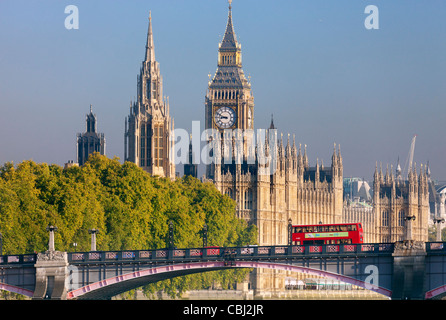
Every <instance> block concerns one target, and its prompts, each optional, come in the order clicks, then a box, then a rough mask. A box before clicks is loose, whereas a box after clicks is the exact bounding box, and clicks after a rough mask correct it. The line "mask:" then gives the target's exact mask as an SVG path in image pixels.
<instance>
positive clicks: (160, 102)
mask: <svg viewBox="0 0 446 320" xmlns="http://www.w3.org/2000/svg"><path fill="white" fill-rule="evenodd" d="M137 87H138V89H137V93H138V99H137V101H135V102H131V103H130V114H129V116H128V117H127V118H126V120H125V135H124V159H125V161H131V162H134V163H135V164H136V165H138V166H139V167H141V168H143V169H144V170H146V171H147V172H149V173H150V174H152V175H154V176H155V175H156V176H160V177H169V178H171V179H174V178H175V161H174V153H173V152H172V151H173V150H174V148H173V141H170V139H169V138H170V134H171V132H172V131H173V130H174V121H173V119H171V117H170V113H169V100H168V98H167V99H166V98H163V79H162V76H161V73H160V66H159V63H158V62H157V61H156V60H155V46H154V42H153V33H152V17H151V16H150V17H149V30H148V32H147V45H146V56H145V59H144V61H143V62H142V66H141V69H140V74H139V76H138V85H137Z"/></svg>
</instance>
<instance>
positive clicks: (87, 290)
mask: <svg viewBox="0 0 446 320" xmlns="http://www.w3.org/2000/svg"><path fill="white" fill-rule="evenodd" d="M230 268H264V269H273V270H284V271H292V272H300V273H306V274H311V275H318V276H323V277H326V278H330V279H334V280H339V281H342V282H346V283H350V284H353V285H356V286H359V287H362V288H365V289H368V290H371V291H374V292H377V293H379V294H382V295H384V296H387V297H390V296H391V294H392V292H391V291H390V290H388V289H385V288H382V287H378V286H375V285H373V284H368V283H365V282H364V281H360V280H357V279H354V278H352V277H347V276H343V275H340V274H336V273H332V272H327V271H322V270H318V269H312V268H306V267H300V266H295V265H292V264H285V263H276V262H253V261H233V262H232V265H231V266H228V265H227V264H226V263H225V262H223V261H207V262H193V263H180V264H174V265H163V266H157V267H153V268H147V269H143V270H139V271H135V272H130V273H126V274H123V275H119V276H116V277H112V278H108V279H105V280H101V281H98V282H94V283H91V284H89V285H86V286H84V287H81V288H78V289H75V290H72V291H69V292H68V294H67V299H82V300H83V299H109V298H111V297H113V296H115V295H118V294H120V293H123V292H126V291H128V290H131V289H135V288H138V287H141V286H143V285H145V284H148V283H154V282H157V281H161V280H165V279H169V278H174V277H177V276H183V275H188V274H193V273H200V272H208V271H215V270H223V269H230Z"/></svg>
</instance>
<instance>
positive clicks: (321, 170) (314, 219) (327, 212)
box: [77, 1, 446, 292]
mask: <svg viewBox="0 0 446 320" xmlns="http://www.w3.org/2000/svg"><path fill="white" fill-rule="evenodd" d="M229 3H230V4H229V12H228V21H227V25H226V30H225V34H224V36H223V39H222V41H221V43H220V44H219V49H218V61H217V70H216V72H215V75H214V77H213V78H212V79H210V82H209V87H208V90H207V93H206V96H205V97H204V99H205V110H204V116H205V128H206V129H215V130H217V132H220V134H221V135H223V132H224V131H225V129H233V130H234V129H239V130H241V132H243V131H245V130H252V129H254V97H253V94H252V90H251V84H250V82H249V81H248V80H247V79H246V77H245V74H244V72H243V69H242V52H241V45H240V43H239V42H238V41H237V37H236V34H235V32H234V27H233V22H232V8H231V1H229ZM137 97H138V98H137V100H136V101H134V102H132V103H131V105H130V112H129V115H128V117H126V119H125V133H124V137H125V143H124V145H125V152H124V160H125V161H131V162H134V163H135V164H137V165H138V166H140V167H141V168H143V169H144V170H145V171H147V172H148V173H150V174H152V175H157V176H161V177H168V178H171V179H175V177H176V172H175V161H174V152H173V151H172V150H174V148H173V143H174V142H173V141H171V140H172V139H169V137H170V134H171V132H172V131H173V130H174V121H173V119H172V118H171V117H170V110H169V109H170V106H169V101H168V99H165V98H163V79H162V76H161V72H160V65H159V63H158V62H157V61H156V59H155V47H154V40H153V32H152V18H151V16H150V17H149V27H148V33H147V42H146V52H145V59H144V61H143V62H142V65H141V68H140V73H139V76H138V80H137ZM86 122H87V131H86V132H85V133H83V134H78V138H77V139H78V140H77V163H78V164H79V165H82V164H83V163H84V162H85V161H86V159H87V157H88V155H89V154H91V153H92V152H99V153H101V154H105V138H104V135H103V134H100V133H97V125H96V123H97V120H96V115H94V114H93V112H92V110H91V108H90V113H89V114H87V118H86ZM271 129H276V128H275V126H274V123H273V121H271V126H270V128H268V129H267V131H268V130H270V131H271ZM274 131H277V130H274ZM272 137H273V139H274V137H275V139H277V140H276V141H271V135H269V139H268V138H267V139H265V140H264V141H258V143H257V145H256V151H262V152H264V153H265V154H267V155H268V154H273V156H274V157H275V159H276V161H275V162H274V166H275V167H274V170H271V171H268V170H262V169H264V168H263V167H264V164H263V163H262V162H261V161H259V159H257V154H256V158H255V161H247V158H248V155H247V153H248V150H249V149H250V145H249V144H250V140H249V139H243V142H242V146H241V150H242V154H241V157H240V159H238V160H240V161H236V159H234V158H233V159H232V161H229V162H228V161H224V162H223V161H222V155H221V154H220V153H219V152H216V154H214V156H215V157H214V161H213V162H212V163H211V164H208V165H207V166H206V175H205V177H203V179H202V180H203V181H211V182H213V183H214V185H215V187H216V188H217V189H218V190H219V191H220V192H221V193H223V194H226V195H228V196H229V197H231V198H232V199H234V200H235V201H236V204H237V205H236V214H237V216H238V217H240V218H242V219H245V220H246V221H247V222H248V223H250V224H254V225H256V226H257V228H258V239H257V241H258V244H259V245H277V244H287V243H288V232H287V229H288V223H289V221H291V222H292V224H318V223H322V222H323V223H346V222H361V223H362V224H363V228H364V242H365V243H373V242H382V243H386V242H396V241H401V240H407V239H409V238H410V239H409V240H415V241H427V240H428V226H429V224H432V223H433V221H435V220H436V219H437V218H440V217H444V216H445V200H446V193H445V191H446V190H444V191H443V190H441V189H440V190H436V189H435V187H434V184H433V182H432V180H431V178H430V171H429V167H428V166H421V168H420V169H419V172H417V169H416V166H414V167H412V168H409V173H408V175H407V177H406V176H404V177H403V176H402V173H401V168H400V166H399V163H398V166H397V167H396V170H395V172H393V168H392V169H391V170H389V168H387V170H386V171H385V173H383V170H382V168H381V167H378V165H377V166H376V167H375V172H374V179H373V186H372V188H367V187H368V185H367V183H365V182H363V183H362V184H361V183H360V181H357V182H359V183H360V187H358V189H362V191H363V193H364V194H366V195H367V197H366V200H369V201H368V204H364V203H362V202H352V201H351V198H350V197H349V192H347V191H346V190H345V189H346V184H345V181H344V180H347V179H344V177H343V160H342V155H341V149H340V147H339V146H338V147H336V145H335V148H334V150H333V155H332V158H331V165H330V166H324V165H323V164H319V163H316V165H315V166H310V164H309V160H308V157H307V153H306V146H305V147H304V148H302V147H301V146H300V145H299V146H296V143H295V139H294V138H292V139H290V136H289V135H288V139H286V141H285V142H283V139H282V137H280V138H278V137H277V135H276V136H274V135H273V136H272ZM216 141H218V139H217V140H216ZM220 141H221V143H222V148H221V149H219V150H223V151H224V145H223V144H224V140H223V139H221V140H220ZM272 142H274V143H272ZM259 149H262V150H259ZM190 150H191V148H190ZM189 152H190V154H189V163H186V164H184V174H185V175H193V176H195V177H197V165H196V164H194V163H192V161H191V160H192V152H191V151H189ZM348 187H349V188H350V187H351V184H349V185H348ZM369 189H371V190H369ZM372 190H373V193H372V192H371V191H372ZM350 191H351V190H350ZM441 191H443V192H441ZM284 279H285V275H284V273H280V272H273V271H269V270H255V271H253V272H252V273H251V275H250V279H249V282H250V285H251V287H252V288H255V289H256V290H258V292H262V291H263V292H267V291H271V290H273V291H274V290H278V289H277V288H283V287H284Z"/></svg>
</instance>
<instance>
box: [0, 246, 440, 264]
mask: <svg viewBox="0 0 446 320" xmlns="http://www.w3.org/2000/svg"><path fill="white" fill-rule="evenodd" d="M393 249H394V245H393V244H392V243H372V244H329V245H295V246H294V245H293V246H247V247H231V248H219V247H212V248H188V249H177V248H174V249H156V250H127V251H105V252H103V251H95V252H72V253H68V261H69V262H73V263H82V262H95V261H124V262H125V261H132V260H138V261H154V262H159V261H166V260H207V259H211V260H215V259H221V258H223V259H256V258H260V259H262V257H264V258H266V259H268V258H273V257H275V258H281V257H283V256H288V257H290V258H291V257H296V256H297V257H299V256H302V257H309V256H318V255H346V254H347V255H351V254H355V255H367V254H372V253H373V254H380V253H383V254H388V253H389V252H393ZM428 249H429V250H431V251H434V250H437V251H441V252H442V250H446V248H444V247H443V244H442V243H439V244H434V243H431V244H430V245H429V246H428ZM0 258H2V259H5V256H3V257H0ZM7 259H9V260H10V261H15V260H17V259H19V260H20V259H26V256H25V257H23V258H20V256H11V257H9V258H7ZM0 261H3V260H1V259H0ZM20 261H21V260H20ZM0 263H1V262H0Z"/></svg>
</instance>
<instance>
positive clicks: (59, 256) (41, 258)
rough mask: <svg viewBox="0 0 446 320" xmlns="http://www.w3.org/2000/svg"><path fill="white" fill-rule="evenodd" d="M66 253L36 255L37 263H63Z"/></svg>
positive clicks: (55, 252) (49, 252)
mask: <svg viewBox="0 0 446 320" xmlns="http://www.w3.org/2000/svg"><path fill="white" fill-rule="evenodd" d="M66 257H67V254H66V252H61V251H50V250H48V251H45V252H41V253H38V254H37V261H65V260H66Z"/></svg>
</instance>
